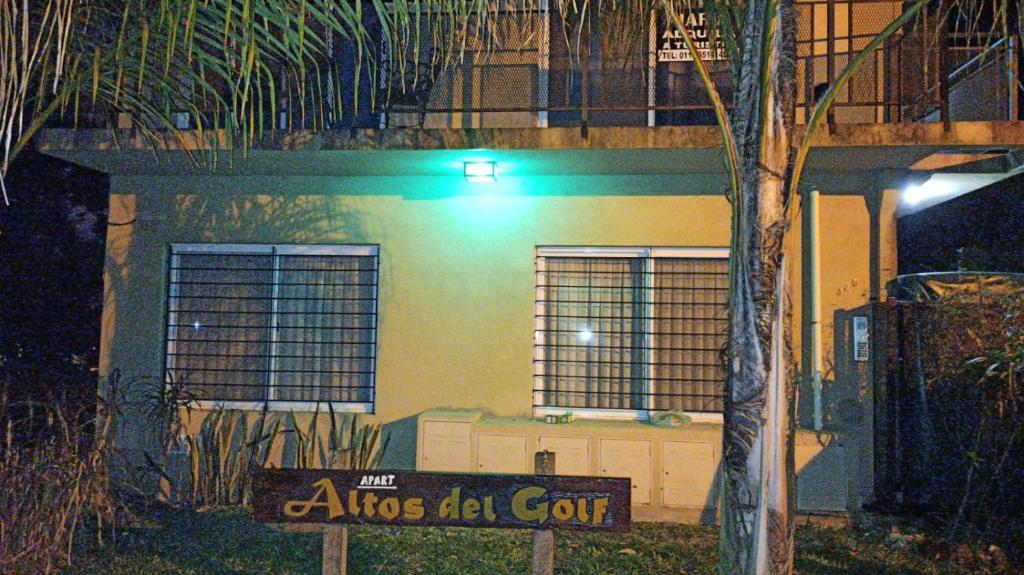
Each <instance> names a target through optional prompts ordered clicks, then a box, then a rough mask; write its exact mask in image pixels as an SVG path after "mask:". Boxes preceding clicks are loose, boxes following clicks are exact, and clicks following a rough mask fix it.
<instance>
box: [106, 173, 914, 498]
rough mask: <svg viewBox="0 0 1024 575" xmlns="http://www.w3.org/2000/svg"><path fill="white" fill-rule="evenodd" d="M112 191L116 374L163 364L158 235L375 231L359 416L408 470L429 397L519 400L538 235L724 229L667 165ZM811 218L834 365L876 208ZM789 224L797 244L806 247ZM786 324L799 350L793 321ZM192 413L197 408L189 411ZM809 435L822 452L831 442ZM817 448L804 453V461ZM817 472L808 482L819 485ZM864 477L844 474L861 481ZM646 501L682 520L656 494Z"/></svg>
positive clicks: (152, 180)
mask: <svg viewBox="0 0 1024 575" xmlns="http://www.w3.org/2000/svg"><path fill="white" fill-rule="evenodd" d="M111 188H112V195H111V202H110V206H111V211H110V221H111V222H112V224H116V225H112V226H111V228H110V231H109V234H108V249H107V252H108V253H107V268H106V272H105V273H106V286H107V290H106V294H105V297H106V306H105V311H104V316H103V341H102V346H101V365H100V370H101V373H102V374H103V375H108V374H110V373H111V372H112V370H114V369H119V370H120V371H121V374H122V380H123V381H142V380H148V381H150V382H159V381H160V379H161V373H162V369H163V362H164V358H163V349H164V348H163V346H164V342H163V340H164V329H165V328H164V313H165V310H164V308H165V290H166V287H165V284H166V273H167V271H166V266H167V259H168V245H169V244H171V243H188V242H238V243H247V242H248V243H300V244H301V243H311V244H316V243H339V244H344V243H374V244H379V245H380V288H379V306H378V314H379V316H378V348H377V357H378V360H377V366H376V369H377V379H376V413H375V415H374V416H372V417H371V418H370V419H373V420H377V421H380V422H382V423H384V424H386V426H387V427H388V428H389V429H390V430H391V431H394V432H396V433H395V437H393V439H392V444H391V446H390V447H389V450H390V451H391V452H392V453H390V454H389V458H388V459H389V463H390V464H392V465H397V466H404V467H411V466H412V465H413V463H414V461H415V457H416V441H417V438H416V433H417V431H416V430H417V424H416V419H415V416H417V415H419V414H421V413H423V412H426V411H430V410H438V409H445V410H477V411H480V412H483V413H484V414H487V415H488V416H489V417H505V418H528V417H529V416H530V415H531V408H532V386H533V378H532V375H533V362H532V360H533V333H532V329H533V320H534V318H533V314H534V255H535V254H534V250H535V247H536V246H538V245H594V246H614V245H624V246H684V247H691V246H694V247H696V246H726V245H727V244H728V235H729V205H728V202H727V201H726V200H725V199H724V197H722V196H719V195H685V192H686V190H680V189H679V186H678V185H677V184H676V182H674V181H673V179H672V177H671V176H656V175H655V176H646V177H641V176H539V177H532V178H510V179H502V180H500V181H499V182H497V183H494V184H488V185H472V184H467V183H466V182H464V181H463V180H462V179H461V178H447V177H403V178H398V177H361V178H327V177H269V176H262V177H202V176H198V175H183V176H180V177H166V176H163V177H127V176H115V177H113V178H112V181H111ZM670 194H672V195H670ZM890 203H891V202H890ZM893 207H894V206H889V207H888V208H886V210H888V211H886V210H883V212H884V213H882V215H881V218H880V220H879V221H881V222H884V223H885V226H883V228H884V229H885V230H888V231H885V232H884V233H882V234H881V236H880V237H881V238H882V239H883V243H882V244H881V245H882V246H883V248H882V249H881V252H882V254H884V262H888V263H883V266H882V267H883V268H884V269H887V272H886V273H891V262H893V261H894V257H895V249H894V241H893V240H894V236H893V233H892V230H891V228H893V227H894V225H895V224H894V222H895V219H894V216H893V215H892V213H891V212H892V208H893ZM821 216H822V233H821V235H822V249H821V251H822V303H823V314H822V316H823V320H824V321H825V325H824V326H823V333H824V334H825V350H826V367H827V366H828V365H829V364H830V362H831V363H832V364H834V363H835V360H834V357H835V353H836V352H835V346H834V345H833V344H832V337H831V333H832V328H831V327H830V326H829V324H830V323H831V322H832V321H833V317H834V315H835V312H836V311H837V310H851V309H855V308H857V307H859V306H862V305H864V304H865V303H867V301H868V298H869V288H868V286H869V282H870V274H871V269H870V268H871V266H870V265H869V253H870V250H869V247H870V234H869V229H870V223H871V220H870V218H869V215H868V210H867V204H866V202H865V199H864V197H863V196H859V195H856V196H854V195H825V196H823V197H822V201H821ZM890 221H891V223H892V225H891V226H890V225H889V223H890ZM799 227H800V226H799V225H796V226H795V228H796V229H795V231H794V236H793V238H792V240H791V243H790V246H791V248H792V249H794V250H799V249H800V241H799V236H800V233H799V231H800V230H799ZM880 257H881V256H880ZM799 259H800V258H798V257H794V258H792V259H791V261H793V262H794V264H795V265H794V267H793V270H792V271H793V273H792V276H793V278H794V282H795V285H794V286H793V295H794V326H799V325H800V318H801V300H800V290H801V286H800V281H799V278H800V277H801V273H800V266H799V263H800V262H799V261H797V260H799ZM794 337H795V338H796V340H795V344H796V350H797V354H798V357H799V352H800V329H799V328H797V329H795V330H794ZM826 379H827V380H828V381H829V385H831V386H833V387H834V389H838V388H841V387H843V386H846V387H850V386H853V388H852V389H853V391H850V390H847V391H845V392H843V394H842V395H843V396H844V397H845V396H848V395H851V394H852V395H853V396H859V395H860V391H859V389H860V387H861V386H862V385H864V383H863V382H862V381H860V380H858V379H856V378H847V379H844V378H843V377H838V378H836V377H831V378H829V377H827V378H826ZM807 399H809V398H806V397H805V398H803V401H802V403H806V401H807ZM829 407H830V408H831V407H832V406H831V405H830V406H829ZM801 411H802V413H803V412H804V411H805V410H801ZM200 416H201V414H197V413H193V414H192V418H193V425H194V424H195V422H196V421H198V419H199V417H200ZM830 421H831V419H830ZM865 421H868V422H869V421H870V418H867V419H866V420H864V419H862V420H861V424H857V425H847V426H845V427H842V428H838V429H839V430H840V431H843V432H844V433H845V434H846V436H847V437H848V438H850V437H857V436H859V437H864V430H863V427H864V426H863V425H862V424H863V423H864V422H865ZM128 422H129V427H128V429H127V430H126V434H127V437H128V438H129V443H130V444H131V445H132V446H136V447H139V448H147V449H154V448H155V446H154V445H153V443H152V433H151V431H152V429H151V427H152V424H150V423H147V422H145V421H143V420H141V419H139V418H134V419H132V418H129V419H128ZM611 425H612V426H613V427H612V428H611V431H609V429H608V428H607V427H604V426H602V427H600V430H601V431H600V434H601V435H602V436H608V435H609V434H611V435H616V434H619V435H621V436H623V437H626V436H637V435H639V436H645V435H646V434H649V433H655V432H649V431H647V430H645V429H644V428H645V427H648V428H649V427H650V426H648V425H647V424H642V423H617V424H611ZM615 426H618V428H617V429H618V431H616V427H615ZM583 429H584V430H586V429H588V428H587V427H586V426H584V428H583ZM717 429H718V430H719V431H718V434H719V435H716V433H715V432H714V431H713V430H712V431H711V432H707V431H704V432H701V434H703V435H707V436H708V437H712V436H714V437H720V426H718V427H717ZM584 433H585V434H587V433H590V432H584ZM595 433H596V432H595ZM657 433H663V430H662V431H659V432H657ZM701 434H698V435H701ZM858 434H859V435H858ZM590 435H594V434H593V433H591V434H590ZM703 435H702V437H703ZM595 437H596V435H595ZM714 437H712V443H717V442H718V441H719V440H718V439H714ZM809 437H811V436H808V438H809ZM705 439H706V438H705ZM847 440H848V441H852V439H840V440H838V442H833V444H834V445H837V446H839V447H842V441H847ZM829 441H831V440H829ZM806 443H807V444H808V445H813V444H817V445H818V447H817V448H816V449H817V450H818V451H820V450H821V448H822V447H823V444H825V443H828V441H817V440H813V439H807V440H806ZM846 452H849V450H846ZM816 453H817V451H807V450H806V449H805V450H804V454H805V457H807V458H813V457H815V454H816ZM859 453H860V454H861V455H862V456H863V455H865V454H866V453H867V452H865V451H864V450H863V449H861V450H860V451H859ZM807 454H810V455H807ZM844 457H846V456H840V457H838V458H836V457H832V458H830V459H828V461H832V462H833V463H830V464H829V465H832V466H833V467H834V466H835V465H836V464H835V463H834V462H835V461H839V462H843V463H842V464H841V465H842V467H843V468H842V469H832V468H830V469H828V470H826V472H825V473H824V474H823V475H822V477H826V478H828V477H840V476H845V475H847V474H849V473H858V470H859V469H860V467H861V466H859V465H858V464H857V462H851V461H845V462H844ZM847 459H848V457H847ZM822 461H824V459H823V460H822ZM805 463H806V462H805ZM654 465H658V463H657V462H655V463H654ZM860 471H861V472H862V471H863V470H862V469H861V470H860ZM829 481H830V480H828V479H826V480H824V483H823V484H819V485H817V487H812V488H808V489H809V490H808V493H810V492H818V493H826V492H828V491H829V489H832V487H830V485H831V484H830V483H829ZM869 482H870V477H862V478H860V479H858V480H856V481H853V482H852V483H854V484H856V485H858V486H860V487H857V489H860V490H861V491H862V490H863V487H864V485H867V484H868V483H869ZM656 485H657V482H656ZM835 488H837V489H842V490H844V491H845V488H846V487H845V486H838V485H837V486H835ZM851 489H852V488H851ZM815 490H816V491H815ZM826 499H827V497H826ZM808 505H810V508H811V509H813V508H814V504H813V502H812V503H810V504H808ZM830 505H832V506H833V507H834V505H833V504H830ZM655 507H657V506H656V505H655ZM691 515H692V516H694V517H696V516H699V515H700V512H699V511H695V512H693V513H691ZM645 516H647V517H650V518H659V517H664V518H671V517H675V518H678V517H679V516H678V514H673V513H668V514H664V513H660V512H658V511H657V510H656V509H654V510H651V511H649V512H647V514H646V515H645Z"/></svg>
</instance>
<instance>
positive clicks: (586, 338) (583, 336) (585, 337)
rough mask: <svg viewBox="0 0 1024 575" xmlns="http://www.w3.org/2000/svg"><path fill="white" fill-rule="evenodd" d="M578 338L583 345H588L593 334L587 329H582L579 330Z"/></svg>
mask: <svg viewBox="0 0 1024 575" xmlns="http://www.w3.org/2000/svg"><path fill="white" fill-rule="evenodd" d="M578 337H579V338H580V341H582V342H583V343H590V341H591V340H592V339H594V332H592V331H590V330H589V329H587V328H583V329H581V330H580V333H579V336H578Z"/></svg>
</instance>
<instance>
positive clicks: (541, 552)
mask: <svg viewBox="0 0 1024 575" xmlns="http://www.w3.org/2000/svg"><path fill="white" fill-rule="evenodd" d="M533 472H534V473H536V474H537V475H554V474H555V454H554V452H552V451H538V452H537V453H536V454H534V456H533ZM554 572H555V532H554V531H552V530H551V529H539V530H537V531H534V532H533V565H532V573H533V575H553V574H554Z"/></svg>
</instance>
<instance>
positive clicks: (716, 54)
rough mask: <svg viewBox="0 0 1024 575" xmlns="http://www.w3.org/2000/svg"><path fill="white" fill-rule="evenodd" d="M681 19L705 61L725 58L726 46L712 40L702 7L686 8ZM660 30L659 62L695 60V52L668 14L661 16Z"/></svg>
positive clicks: (681, 14)
mask: <svg viewBox="0 0 1024 575" xmlns="http://www.w3.org/2000/svg"><path fill="white" fill-rule="evenodd" d="M679 20H680V21H682V22H683V24H684V25H685V26H686V30H687V32H689V34H690V39H691V40H693V44H694V46H695V47H696V48H697V51H698V52H699V53H700V57H701V59H702V60H704V61H705V62H709V61H713V60H725V59H726V56H725V47H724V46H723V45H722V44H721V42H719V41H712V39H711V38H710V37H709V34H708V25H707V24H708V23H707V17H706V15H705V13H704V10H703V9H702V8H698V9H696V10H684V11H683V12H681V13H680V14H679ZM660 22H661V23H662V24H661V26H660V29H659V30H658V62H693V54H691V53H690V50H689V49H688V48H687V47H686V40H684V39H683V33H682V32H680V31H679V30H677V29H676V27H675V24H674V23H673V22H670V21H668V18H667V17H666V16H662V17H661V18H660Z"/></svg>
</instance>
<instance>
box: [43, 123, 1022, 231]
mask: <svg viewBox="0 0 1024 575" xmlns="http://www.w3.org/2000/svg"><path fill="white" fill-rule="evenodd" d="M796 132H797V133H796V134H795V135H796V137H801V136H802V133H803V126H798V127H797V128H796ZM36 144H37V148H38V149H39V150H40V151H42V152H44V153H47V154H51V155H54V156H57V157H60V158H63V159H65V160H69V161H72V162H75V163H79V164H82V165H85V166H87V167H90V168H93V169H97V170H100V171H103V172H107V173H110V174H112V175H130V176H145V175H154V176H174V175H182V174H183V173H187V172H190V171H191V172H195V173H197V174H204V173H213V174H219V175H246V176H261V175H273V176H324V177H373V176H385V177H386V176H391V177H402V176H433V177H461V176H462V162H463V161H466V160H472V159H486V160H489V161H496V162H498V165H499V171H500V174H501V176H500V177H502V178H519V177H532V176H560V175H565V176H571V175H623V176H627V175H628V176H636V175H660V176H678V177H680V181H683V182H687V185H688V186H691V187H690V188H689V189H688V190H687V193H719V192H721V191H723V190H724V189H725V187H726V185H727V180H726V179H725V169H724V155H723V153H722V149H721V136H720V133H719V131H718V129H717V128H716V127H714V126H673V127H654V128H648V127H591V128H590V129H589V130H588V131H587V133H586V134H583V133H581V131H580V130H579V129H578V128H494V129H477V130H457V129H450V130H427V129H423V130H420V129H404V130H403V129H389V130H358V131H352V132H349V131H332V132H317V133H313V132H307V131H301V132H278V133H269V134H266V135H264V137H263V138H262V139H260V140H259V141H258V144H257V145H255V146H253V147H251V148H250V149H248V150H247V151H245V152H241V151H238V150H233V149H232V147H231V146H230V145H229V142H228V141H227V139H226V137H225V135H224V134H223V133H221V132H209V131H208V132H206V133H203V134H199V133H196V132H188V133H183V134H180V135H179V136H178V137H172V136H170V135H167V136H165V137H164V138H163V139H162V140H160V141H158V142H156V143H154V142H153V141H152V140H150V139H147V138H145V137H143V136H142V135H141V133H140V132H138V131H136V130H47V131H45V132H43V133H41V134H40V136H39V137H38V138H37V139H36ZM1021 148H1024V123H1022V122H954V123H953V124H952V125H951V127H950V129H949V130H948V131H947V130H944V129H943V126H942V124H941V123H930V124H863V125H840V126H835V127H834V129H833V130H832V131H829V130H827V129H824V128H823V129H821V130H819V131H818V133H816V134H815V137H814V146H813V149H812V152H811V154H810V157H809V159H808V164H807V169H806V171H805V173H804V177H803V184H804V185H805V186H808V187H814V188H817V189H820V190H821V191H822V192H823V193H841V194H849V193H864V192H867V191H872V190H877V189H880V188H897V189H902V188H904V187H905V186H906V185H910V184H913V183H915V182H916V183H919V182H920V181H921V179H922V177H921V174H923V173H924V174H931V173H938V172H936V170H934V169H929V170H926V171H922V170H920V169H919V170H917V171H914V170H913V168H914V167H915V165H916V166H918V167H921V166H924V167H926V168H938V170H940V171H942V170H946V169H947V168H948V166H946V165H944V164H943V163H942V162H941V161H940V162H938V163H933V164H928V163H927V159H928V158H934V157H935V156H936V155H941V154H947V155H959V156H961V157H962V158H961V159H963V158H966V159H967V160H964V161H962V162H961V164H963V165H968V166H969V165H970V164H971V162H973V161H975V160H977V159H979V158H981V159H985V158H988V159H991V157H992V156H1000V155H1005V154H1006V153H1007V152H1012V151H1016V150H1019V149H1021ZM922 162H925V163H924V164H922ZM959 173H961V174H963V175H962V177H960V180H961V181H960V182H959V183H958V186H960V187H962V188H966V187H969V186H975V185H979V186H980V185H986V182H989V179H988V178H986V177H985V176H984V174H985V173H988V172H959ZM915 174H917V176H916V177H915ZM967 174H974V175H975V176H977V177H974V178H971V177H969V176H968V175H967ZM697 188H701V189H697ZM704 188H706V189H704ZM958 189H959V188H958ZM974 189H976V188H974ZM950 197H953V196H950ZM940 201H941V200H940ZM908 209H909V207H908ZM917 209H920V208H917ZM915 211H916V210H915ZM907 213H909V212H907Z"/></svg>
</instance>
